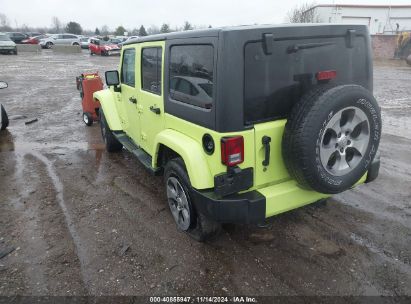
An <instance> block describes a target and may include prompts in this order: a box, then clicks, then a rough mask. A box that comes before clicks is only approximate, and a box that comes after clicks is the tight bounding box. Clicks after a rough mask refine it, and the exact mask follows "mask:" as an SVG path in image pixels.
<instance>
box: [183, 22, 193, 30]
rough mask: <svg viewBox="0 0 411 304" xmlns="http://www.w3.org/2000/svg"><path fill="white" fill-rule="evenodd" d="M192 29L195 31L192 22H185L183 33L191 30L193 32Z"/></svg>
mask: <svg viewBox="0 0 411 304" xmlns="http://www.w3.org/2000/svg"><path fill="white" fill-rule="evenodd" d="M192 29H193V26H192V25H191V23H190V22H188V21H186V22H184V26H183V31H189V30H192Z"/></svg>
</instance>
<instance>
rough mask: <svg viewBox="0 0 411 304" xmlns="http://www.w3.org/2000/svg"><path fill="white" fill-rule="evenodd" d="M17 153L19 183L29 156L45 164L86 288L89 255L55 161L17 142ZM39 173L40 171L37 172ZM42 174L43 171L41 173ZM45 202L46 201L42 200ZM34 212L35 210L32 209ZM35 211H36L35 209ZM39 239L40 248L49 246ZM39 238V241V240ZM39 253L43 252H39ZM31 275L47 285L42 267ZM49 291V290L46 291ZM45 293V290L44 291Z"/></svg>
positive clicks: (26, 195) (88, 280)
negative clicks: (70, 209)
mask: <svg viewBox="0 0 411 304" xmlns="http://www.w3.org/2000/svg"><path fill="white" fill-rule="evenodd" d="M24 146H29V145H27V144H25V145H24ZM15 155H16V157H17V159H16V160H17V161H16V171H15V176H16V181H17V182H18V183H21V181H24V180H25V178H26V176H25V174H24V169H25V166H24V161H25V160H27V156H32V157H33V158H34V160H37V161H38V162H39V163H40V164H42V165H43V166H44V169H45V173H46V174H47V177H48V178H49V180H50V181H51V185H52V187H53V189H54V192H55V194H54V196H55V201H56V202H57V204H58V207H59V209H60V212H59V213H60V214H62V215H63V218H64V224H65V226H66V227H65V229H67V230H68V233H69V235H70V237H71V239H72V242H73V244H74V247H75V250H74V254H76V255H77V258H78V261H79V264H80V267H79V268H80V272H81V273H80V275H81V282H82V285H83V287H85V288H86V289H88V288H87V286H88V284H89V282H90V278H89V276H88V275H87V273H86V272H85V265H87V255H86V250H85V249H84V247H83V246H82V242H81V237H80V236H79V233H78V232H77V230H76V227H75V223H74V221H73V219H72V217H71V215H70V212H69V210H68V208H67V206H66V203H65V201H64V185H63V183H62V182H61V180H60V178H59V176H58V175H57V173H56V171H55V168H54V166H53V162H52V161H50V160H49V159H48V158H47V157H46V156H45V155H43V154H42V153H40V152H39V151H37V150H35V149H30V150H27V149H26V147H24V148H22V149H19V145H18V144H16V145H15ZM36 173H38V172H36ZM40 174H41V173H40ZM47 177H46V178H43V177H41V180H43V181H44V180H46V179H47ZM19 189H25V185H21V186H20V187H19ZM26 192H27V191H24V192H23V193H21V191H20V193H19V194H20V198H21V199H24V198H27V197H28V196H29V194H28V193H26ZM42 203H44V202H42ZM31 212H33V211H31ZM34 212H35V211H34ZM36 216H37V217H40V215H39V214H37V215H36ZM38 238H39V240H40V241H41V242H42V244H41V246H38V245H39V244H36V247H38V248H40V247H42V248H48V246H47V245H45V240H44V239H42V238H41V237H40V236H39V237H38ZM39 240H37V241H39ZM38 253H39V254H40V253H41V252H38ZM32 264H33V265H35V264H36V258H34V261H33V263H32ZM30 276H32V277H33V279H35V280H36V281H37V282H41V285H44V286H47V283H46V282H47V280H46V278H45V277H44V273H43V272H42V271H41V269H40V268H38V269H37V270H36V268H34V271H32V272H31V273H30ZM45 292H46V293H47V290H46V291H45ZM43 294H44V292H43Z"/></svg>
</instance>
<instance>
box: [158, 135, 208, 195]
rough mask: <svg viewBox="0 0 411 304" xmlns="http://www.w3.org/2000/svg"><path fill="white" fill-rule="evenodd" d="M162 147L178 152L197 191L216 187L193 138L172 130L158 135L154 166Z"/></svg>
mask: <svg viewBox="0 0 411 304" xmlns="http://www.w3.org/2000/svg"><path fill="white" fill-rule="evenodd" d="M160 145H164V146H166V147H168V148H169V149H171V150H173V151H174V152H176V153H177V154H178V155H180V156H181V158H182V159H183V160H184V164H185V166H186V169H187V173H188V177H189V178H190V182H191V185H192V186H193V188H195V189H209V188H213V187H214V177H213V176H212V175H211V172H210V169H209V167H208V163H207V160H206V158H205V157H204V151H203V148H202V147H201V145H200V144H199V143H198V142H196V141H195V140H194V139H192V138H191V137H188V136H187V135H184V134H182V133H180V132H178V131H175V130H172V129H165V130H163V131H161V132H160V133H158V134H157V136H156V138H155V140H154V147H155V150H154V151H155V154H154V155H155V157H154V158H153V165H154V166H156V165H157V163H158V162H157V160H158V152H159V149H160Z"/></svg>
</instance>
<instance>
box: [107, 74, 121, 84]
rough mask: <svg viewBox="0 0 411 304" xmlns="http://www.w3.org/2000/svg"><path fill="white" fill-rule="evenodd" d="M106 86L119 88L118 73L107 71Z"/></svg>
mask: <svg viewBox="0 0 411 304" xmlns="http://www.w3.org/2000/svg"><path fill="white" fill-rule="evenodd" d="M106 84H107V85H108V86H109V87H110V86H118V85H119V84H120V78H119V76H118V71H106Z"/></svg>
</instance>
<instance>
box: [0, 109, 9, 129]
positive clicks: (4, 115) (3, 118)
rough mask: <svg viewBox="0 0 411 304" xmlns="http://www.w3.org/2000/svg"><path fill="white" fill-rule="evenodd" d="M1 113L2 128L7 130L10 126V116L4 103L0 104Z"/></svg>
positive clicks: (0, 127)
mask: <svg viewBox="0 0 411 304" xmlns="http://www.w3.org/2000/svg"><path fill="white" fill-rule="evenodd" d="M0 112H1V113H0V115H1V126H0V130H5V129H6V128H7V127H8V126H9V117H8V116H7V112H6V110H5V109H4V108H3V105H0Z"/></svg>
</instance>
